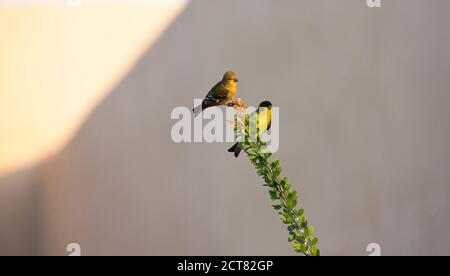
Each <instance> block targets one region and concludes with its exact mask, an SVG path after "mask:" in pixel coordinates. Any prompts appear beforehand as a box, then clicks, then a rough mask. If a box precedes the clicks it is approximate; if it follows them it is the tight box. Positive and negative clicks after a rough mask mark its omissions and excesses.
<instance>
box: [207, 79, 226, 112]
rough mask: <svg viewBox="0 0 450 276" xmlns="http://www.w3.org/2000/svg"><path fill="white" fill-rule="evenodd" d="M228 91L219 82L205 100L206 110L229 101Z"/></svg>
mask: <svg viewBox="0 0 450 276" xmlns="http://www.w3.org/2000/svg"><path fill="white" fill-rule="evenodd" d="M227 96H228V90H227V89H226V88H225V86H224V85H223V84H222V83H221V82H219V83H217V84H216V85H214V87H213V88H212V89H211V90H210V91H209V92H208V95H206V97H205V99H204V100H203V106H204V108H206V107H209V106H215V105H219V104H223V103H224V102H225V101H226V100H227Z"/></svg>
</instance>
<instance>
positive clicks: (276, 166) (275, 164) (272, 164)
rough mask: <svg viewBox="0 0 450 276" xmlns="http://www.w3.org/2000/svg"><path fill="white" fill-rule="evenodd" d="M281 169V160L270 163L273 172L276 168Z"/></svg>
mask: <svg viewBox="0 0 450 276" xmlns="http://www.w3.org/2000/svg"><path fill="white" fill-rule="evenodd" d="M279 167H280V160H275V161H272V162H271V163H270V168H271V169H272V170H273V169H275V168H279Z"/></svg>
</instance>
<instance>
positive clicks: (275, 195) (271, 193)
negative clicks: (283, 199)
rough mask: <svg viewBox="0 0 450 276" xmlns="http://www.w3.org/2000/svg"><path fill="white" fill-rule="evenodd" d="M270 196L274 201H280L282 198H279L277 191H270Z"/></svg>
mask: <svg viewBox="0 0 450 276" xmlns="http://www.w3.org/2000/svg"><path fill="white" fill-rule="evenodd" d="M269 195H270V199H272V200H277V199H279V198H280V197H279V196H278V193H277V191H275V190H273V189H272V190H269Z"/></svg>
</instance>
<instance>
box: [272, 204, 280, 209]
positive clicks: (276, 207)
mask: <svg viewBox="0 0 450 276" xmlns="http://www.w3.org/2000/svg"><path fill="white" fill-rule="evenodd" d="M272 207H273V209H275V210H280V209H281V205H272Z"/></svg>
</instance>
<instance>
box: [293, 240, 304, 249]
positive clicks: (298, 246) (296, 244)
mask: <svg viewBox="0 0 450 276" xmlns="http://www.w3.org/2000/svg"><path fill="white" fill-rule="evenodd" d="M292 247H293V248H294V249H297V250H302V245H301V244H300V243H299V242H293V243H292Z"/></svg>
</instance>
